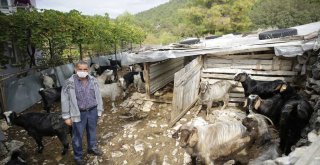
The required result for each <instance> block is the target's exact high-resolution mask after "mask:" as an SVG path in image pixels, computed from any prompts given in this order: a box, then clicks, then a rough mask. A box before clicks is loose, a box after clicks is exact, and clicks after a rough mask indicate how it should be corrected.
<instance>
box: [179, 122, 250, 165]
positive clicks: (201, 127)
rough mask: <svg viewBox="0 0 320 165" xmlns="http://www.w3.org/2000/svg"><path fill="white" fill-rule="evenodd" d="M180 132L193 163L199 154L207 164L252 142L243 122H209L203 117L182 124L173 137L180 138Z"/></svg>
mask: <svg viewBox="0 0 320 165" xmlns="http://www.w3.org/2000/svg"><path fill="white" fill-rule="evenodd" d="M179 133H181V137H180V146H181V147H182V148H184V149H185V150H186V152H187V153H188V154H190V155H191V158H192V163H193V164H195V163H196V157H197V156H199V157H200V158H201V160H202V161H203V160H204V161H205V163H206V164H213V161H214V160H216V159H219V158H221V157H227V156H229V155H232V154H235V153H237V152H239V151H241V150H242V149H244V148H245V147H246V145H247V144H248V143H249V142H250V137H249V136H247V135H248V134H247V131H246V128H245V127H244V126H243V125H242V124H241V123H232V122H229V123H227V122H217V123H215V124H207V123H206V122H205V121H204V120H203V119H202V118H196V119H195V120H194V121H191V122H188V123H186V124H184V125H182V126H181V127H180V128H179V130H178V131H177V132H176V133H175V134H174V135H173V138H178V137H179V136H178V135H179Z"/></svg>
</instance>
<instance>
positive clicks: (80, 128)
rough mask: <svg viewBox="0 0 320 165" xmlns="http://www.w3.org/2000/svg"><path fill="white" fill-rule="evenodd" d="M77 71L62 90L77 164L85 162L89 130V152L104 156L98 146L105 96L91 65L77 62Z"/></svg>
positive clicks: (81, 164)
mask: <svg viewBox="0 0 320 165" xmlns="http://www.w3.org/2000/svg"><path fill="white" fill-rule="evenodd" d="M75 71H76V74H74V75H72V76H71V77H70V78H69V79H68V80H67V81H66V83H65V85H64V86H63V88H62V91H61V110H62V118H63V119H64V121H65V123H66V124H67V125H68V126H72V147H73V152H74V160H75V162H76V164H77V165H83V164H84V161H83V159H82V155H83V154H82V136H83V132H84V130H86V132H87V144H88V154H93V155H97V156H101V155H102V152H101V151H100V150H99V149H98V147H97V136H96V134H97V133H96V128H97V121H98V117H99V116H101V113H102V111H103V103H102V98H101V94H100V90H99V86H98V82H97V80H96V79H95V78H94V77H92V76H90V75H89V74H88V73H89V67H88V64H87V63H86V62H84V61H80V62H78V63H77V64H76V68H75Z"/></svg>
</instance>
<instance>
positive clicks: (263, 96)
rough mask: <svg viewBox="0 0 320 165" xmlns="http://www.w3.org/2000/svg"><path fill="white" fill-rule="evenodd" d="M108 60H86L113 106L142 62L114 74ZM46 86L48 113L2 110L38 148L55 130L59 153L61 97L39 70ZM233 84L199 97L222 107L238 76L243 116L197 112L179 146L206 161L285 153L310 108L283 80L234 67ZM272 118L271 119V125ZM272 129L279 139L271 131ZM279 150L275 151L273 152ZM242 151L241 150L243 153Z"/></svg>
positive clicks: (204, 88)
mask: <svg viewBox="0 0 320 165" xmlns="http://www.w3.org/2000/svg"><path fill="white" fill-rule="evenodd" d="M111 64H112V65H110V66H99V65H98V64H94V63H91V65H90V71H91V74H92V75H94V76H96V77H97V80H98V82H99V86H100V90H101V94H102V97H110V98H111V101H112V107H113V108H112V109H113V110H114V109H116V108H115V106H114V102H115V100H116V98H117V97H120V96H123V97H125V95H126V93H127V89H128V87H129V85H130V84H134V87H135V88H136V89H137V90H138V91H140V90H141V88H143V86H144V85H143V83H144V78H143V72H142V71H143V65H141V64H136V65H134V66H130V72H128V73H127V74H125V75H124V76H118V73H117V71H118V69H119V68H120V67H121V64H119V63H117V62H111ZM42 77H43V78H42V79H43V83H44V86H45V88H46V89H40V90H39V93H40V95H41V96H42V100H43V104H44V109H45V110H46V111H47V112H48V113H36V112H33V113H27V114H22V115H19V116H17V114H16V113H15V112H11V111H9V112H5V113H4V115H5V116H6V121H7V123H8V124H9V125H10V124H14V125H17V126H21V127H22V128H24V129H25V130H26V131H27V132H28V134H29V135H30V136H31V137H33V138H34V139H35V141H36V143H37V145H38V148H37V149H38V152H39V153H41V152H42V150H43V147H44V146H43V144H42V137H43V136H58V138H59V140H60V141H61V143H62V144H63V151H62V154H63V155H64V154H65V153H66V152H67V150H68V147H69V144H68V141H67V134H68V133H70V128H69V127H67V126H66V125H65V124H64V122H63V119H62V118H61V116H60V115H59V114H57V113H49V112H50V109H51V108H52V105H53V103H54V102H56V101H58V100H60V94H61V87H56V86H55V85H54V84H55V83H54V82H55V80H54V79H53V78H50V76H49V75H43V76H42ZM234 80H235V81H236V82H237V83H236V84H232V83H230V82H229V81H227V80H221V81H218V82H216V83H213V84H209V82H201V83H200V94H199V100H200V103H201V104H203V103H205V104H207V116H208V114H209V110H210V108H211V106H212V102H217V101H223V102H224V105H223V107H222V109H224V108H225V107H226V106H227V104H228V101H229V92H230V90H231V89H232V88H234V87H236V86H237V84H238V83H239V82H240V83H241V84H242V87H243V88H244V95H245V97H246V101H245V105H244V107H245V109H246V114H247V115H246V117H245V118H244V119H243V120H242V121H241V122H239V123H237V122H228V121H225V122H216V123H213V124H212V123H208V122H207V121H205V120H204V119H202V118H200V117H197V118H195V119H193V120H191V121H190V122H188V123H186V124H183V125H182V126H181V127H180V128H179V129H178V131H177V132H176V133H174V134H173V137H174V138H178V137H179V135H180V146H181V147H182V148H184V149H185V150H186V152H187V153H189V154H190V155H191V158H192V163H193V164H196V160H197V158H199V159H200V160H201V161H202V162H203V161H204V162H205V163H206V164H213V161H215V162H218V161H226V160H228V159H230V158H232V159H233V160H235V161H237V162H240V163H248V162H242V160H243V157H244V156H245V157H246V158H250V162H249V164H259V163H262V162H263V161H264V160H267V159H274V158H276V157H278V156H279V155H280V154H281V153H282V154H288V153H290V152H291V147H292V146H293V145H294V144H295V143H296V142H297V141H298V140H299V139H300V134H301V131H302V130H303V128H304V127H305V126H306V125H307V124H308V122H309V119H310V117H311V115H312V113H313V108H312V107H311V105H310V104H309V102H308V101H307V100H305V99H304V98H303V97H301V96H300V95H299V94H297V92H296V91H295V90H294V88H293V87H292V86H290V85H289V84H288V83H287V82H285V81H282V80H275V81H256V80H254V79H251V78H250V76H249V75H248V74H247V73H245V72H242V73H238V74H236V75H235V77H234ZM270 124H271V125H270ZM274 130H276V131H278V133H277V134H276V135H277V136H278V137H279V139H280V142H278V141H277V140H275V138H274V137H272V136H271V135H272V134H271V133H273V132H274ZM278 150H280V152H278ZM244 151H245V153H244Z"/></svg>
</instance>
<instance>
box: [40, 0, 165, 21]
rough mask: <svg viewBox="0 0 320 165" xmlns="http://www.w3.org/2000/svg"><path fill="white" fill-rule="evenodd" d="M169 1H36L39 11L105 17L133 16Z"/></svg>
mask: <svg viewBox="0 0 320 165" xmlns="http://www.w3.org/2000/svg"><path fill="white" fill-rule="evenodd" d="M168 1H169V0H36V4H37V8H39V9H55V10H59V11H65V12H68V11H70V10H72V9H76V10H78V11H81V12H82V13H83V14H86V15H94V14H99V15H104V14H105V13H108V14H109V16H110V17H111V18H115V17H117V16H118V15H119V14H122V13H123V12H125V11H128V12H129V13H131V14H135V13H138V12H140V11H144V10H148V9H150V8H152V7H155V6H158V5H160V4H163V3H165V2H168Z"/></svg>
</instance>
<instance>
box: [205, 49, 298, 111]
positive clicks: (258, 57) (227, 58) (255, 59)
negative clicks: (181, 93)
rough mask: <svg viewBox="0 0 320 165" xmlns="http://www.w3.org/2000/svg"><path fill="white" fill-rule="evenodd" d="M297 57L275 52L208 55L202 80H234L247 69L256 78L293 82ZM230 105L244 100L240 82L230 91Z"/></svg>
mask: <svg viewBox="0 0 320 165" xmlns="http://www.w3.org/2000/svg"><path fill="white" fill-rule="evenodd" d="M294 60H295V58H280V57H277V56H275V55H274V54H268V53H259V54H244V55H224V56H214V55H207V56H205V57H204V68H203V69H202V72H201V81H209V83H210V84H213V83H214V82H216V81H219V80H229V81H231V83H235V82H234V81H233V78H234V75H235V74H236V73H238V72H239V71H245V72H247V73H248V74H250V75H251V77H252V78H253V79H255V80H264V81H272V80H276V79H281V80H285V81H287V82H292V81H293V78H294V76H295V75H297V73H296V72H294V71H292V68H293V66H294ZM230 97H231V99H230V102H229V106H238V105H239V103H242V102H243V101H244V94H243V88H242V86H241V83H239V84H238V86H237V87H236V88H234V89H233V90H232V91H231V93H230Z"/></svg>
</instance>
